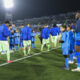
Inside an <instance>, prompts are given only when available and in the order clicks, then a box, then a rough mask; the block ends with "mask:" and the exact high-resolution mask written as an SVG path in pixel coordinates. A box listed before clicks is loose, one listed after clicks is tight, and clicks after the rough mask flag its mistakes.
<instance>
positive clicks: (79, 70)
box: [71, 68, 80, 72]
mask: <svg viewBox="0 0 80 80" xmlns="http://www.w3.org/2000/svg"><path fill="white" fill-rule="evenodd" d="M71 71H72V72H80V68H76V69H72V70H71Z"/></svg>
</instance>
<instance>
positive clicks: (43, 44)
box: [41, 39, 46, 51]
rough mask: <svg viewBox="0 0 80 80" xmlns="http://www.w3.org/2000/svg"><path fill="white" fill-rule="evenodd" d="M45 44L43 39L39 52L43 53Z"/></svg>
mask: <svg viewBox="0 0 80 80" xmlns="http://www.w3.org/2000/svg"><path fill="white" fill-rule="evenodd" d="M45 44H46V39H43V40H42V45H41V51H43V48H44V46H45Z"/></svg>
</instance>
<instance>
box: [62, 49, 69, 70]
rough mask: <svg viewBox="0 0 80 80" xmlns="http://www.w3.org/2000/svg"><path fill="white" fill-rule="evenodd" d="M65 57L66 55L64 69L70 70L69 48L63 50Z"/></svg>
mask: <svg viewBox="0 0 80 80" xmlns="http://www.w3.org/2000/svg"><path fill="white" fill-rule="evenodd" d="M63 55H64V58H65V67H64V69H65V70H69V63H68V61H69V59H68V50H67V48H64V49H63Z"/></svg>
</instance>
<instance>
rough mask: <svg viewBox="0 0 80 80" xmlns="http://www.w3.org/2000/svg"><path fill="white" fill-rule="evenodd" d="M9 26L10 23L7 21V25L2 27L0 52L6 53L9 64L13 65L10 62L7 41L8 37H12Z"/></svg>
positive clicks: (0, 28)
mask: <svg viewBox="0 0 80 80" xmlns="http://www.w3.org/2000/svg"><path fill="white" fill-rule="evenodd" d="M9 24H10V23H9V21H6V22H5V24H3V25H2V26H1V27H0V52H1V51H5V52H6V55H7V62H8V63H11V62H12V61H11V60H10V51H9V43H8V40H7V37H9V36H10V31H9V28H8V27H9Z"/></svg>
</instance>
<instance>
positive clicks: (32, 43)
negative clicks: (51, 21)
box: [31, 30, 36, 48]
mask: <svg viewBox="0 0 80 80" xmlns="http://www.w3.org/2000/svg"><path fill="white" fill-rule="evenodd" d="M35 36H36V34H35V31H34V30H32V34H31V47H32V48H35Z"/></svg>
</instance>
